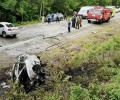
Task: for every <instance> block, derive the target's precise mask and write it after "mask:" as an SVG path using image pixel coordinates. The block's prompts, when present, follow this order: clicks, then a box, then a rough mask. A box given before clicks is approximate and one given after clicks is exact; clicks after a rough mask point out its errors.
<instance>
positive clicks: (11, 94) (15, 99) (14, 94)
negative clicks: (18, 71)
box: [5, 83, 34, 100]
mask: <svg viewBox="0 0 120 100" xmlns="http://www.w3.org/2000/svg"><path fill="white" fill-rule="evenodd" d="M5 94H6V99H5V100H34V99H33V97H31V96H30V95H29V94H26V93H25V91H24V89H23V86H19V85H18V84H13V83H11V88H10V90H8V91H6V93H5Z"/></svg>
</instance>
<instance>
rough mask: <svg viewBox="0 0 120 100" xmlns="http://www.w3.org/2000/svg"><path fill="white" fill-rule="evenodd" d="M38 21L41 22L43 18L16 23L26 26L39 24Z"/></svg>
mask: <svg viewBox="0 0 120 100" xmlns="http://www.w3.org/2000/svg"><path fill="white" fill-rule="evenodd" d="M37 23H41V20H34V21H26V22H17V23H15V25H16V26H24V25H29V24H37Z"/></svg>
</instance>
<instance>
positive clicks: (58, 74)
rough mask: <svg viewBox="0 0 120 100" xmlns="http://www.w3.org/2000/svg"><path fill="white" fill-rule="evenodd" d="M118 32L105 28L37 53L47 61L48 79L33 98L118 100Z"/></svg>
mask: <svg viewBox="0 0 120 100" xmlns="http://www.w3.org/2000/svg"><path fill="white" fill-rule="evenodd" d="M116 28H117V27H116ZM119 33H120V31H119V30H115V28H111V27H110V26H106V27H105V28H103V29H102V31H101V30H98V32H97V33H96V34H94V33H92V34H90V35H89V36H87V37H85V38H84V39H82V38H78V39H76V40H74V41H71V43H69V44H66V45H64V46H61V47H59V48H56V49H53V50H51V51H49V52H43V53H42V54H41V53H40V54H39V55H40V56H41V57H42V59H46V60H47V62H48V67H47V70H48V71H49V72H50V75H51V78H50V80H48V81H47V82H46V85H45V86H44V87H43V88H42V87H40V88H38V89H37V90H36V91H35V95H36V96H37V98H39V99H40V100H109V99H111V100H119V99H120V85H119V83H120V81H119V80H120V76H119V75H120V35H119ZM71 77H72V78H71ZM51 80H52V81H51ZM68 80H71V81H68ZM46 90H47V91H46ZM11 91H12V94H13V95H14V96H16V97H18V96H20V95H23V96H24V97H27V96H26V95H25V94H24V93H23V94H20V95H18V94H19V93H18V92H13V91H15V90H13V89H12V90H11ZM10 93H11V92H10ZM14 93H15V94H14ZM8 95H9V94H8ZM24 97H23V98H24ZM21 100H22V99H21Z"/></svg>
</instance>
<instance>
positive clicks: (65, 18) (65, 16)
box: [64, 12, 67, 20]
mask: <svg viewBox="0 0 120 100" xmlns="http://www.w3.org/2000/svg"><path fill="white" fill-rule="evenodd" d="M64 20H67V14H66V12H65V13H64Z"/></svg>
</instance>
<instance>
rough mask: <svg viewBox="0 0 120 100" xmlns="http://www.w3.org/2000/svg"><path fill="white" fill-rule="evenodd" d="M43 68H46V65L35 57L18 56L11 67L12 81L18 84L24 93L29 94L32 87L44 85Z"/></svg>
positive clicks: (28, 55)
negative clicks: (21, 86)
mask: <svg viewBox="0 0 120 100" xmlns="http://www.w3.org/2000/svg"><path fill="white" fill-rule="evenodd" d="M45 66H47V65H46V63H43V61H42V60H41V59H40V57H38V56H36V55H30V54H22V55H19V56H18V57H17V58H16V61H15V63H14V65H13V69H12V80H13V82H19V84H21V85H23V87H24V89H25V91H26V92H29V91H30V90H31V89H32V87H35V86H39V85H41V84H43V83H45V79H46V73H45Z"/></svg>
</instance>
